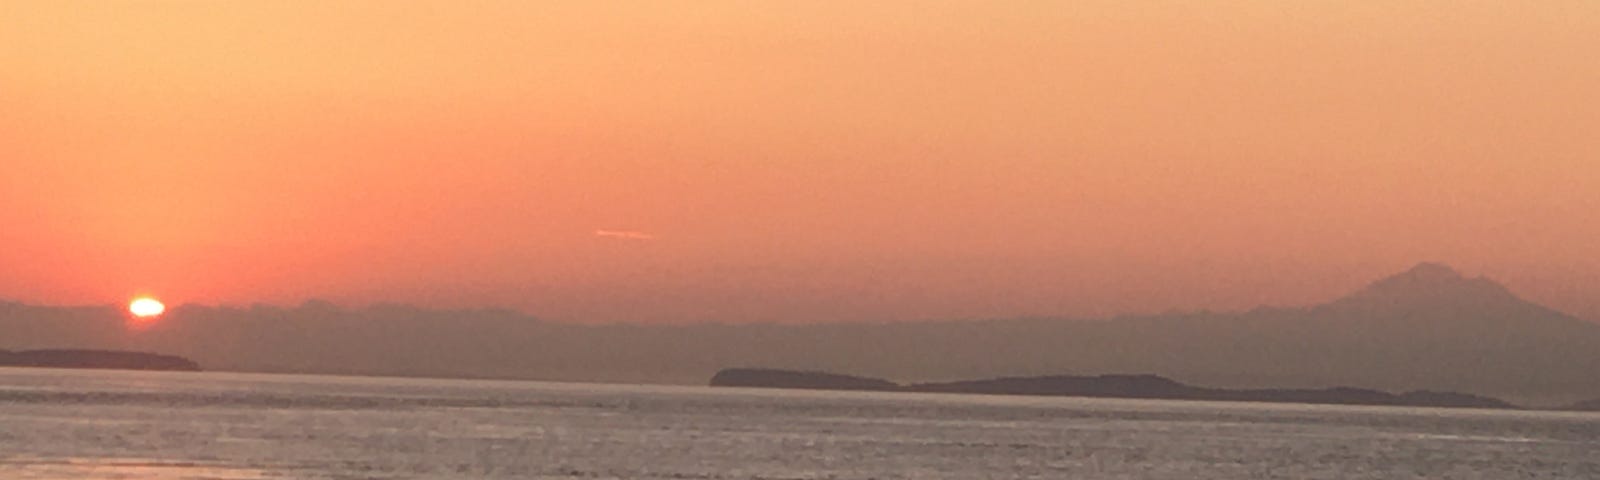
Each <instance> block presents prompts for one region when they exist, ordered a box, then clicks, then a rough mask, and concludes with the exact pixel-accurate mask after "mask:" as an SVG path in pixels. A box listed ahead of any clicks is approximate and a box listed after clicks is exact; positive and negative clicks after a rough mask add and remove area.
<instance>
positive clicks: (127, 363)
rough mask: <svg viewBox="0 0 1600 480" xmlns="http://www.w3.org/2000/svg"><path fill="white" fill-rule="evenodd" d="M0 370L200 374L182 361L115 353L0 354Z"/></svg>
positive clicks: (27, 351) (22, 352)
mask: <svg viewBox="0 0 1600 480" xmlns="http://www.w3.org/2000/svg"><path fill="white" fill-rule="evenodd" d="M0 367H39V368H103V369H116V370H170V371H185V372H198V371H200V364H198V363H195V362H194V361H193V360H189V359H187V358H183V357H177V356H172V355H160V354H154V353H142V352H123V351H115V350H25V351H20V352H12V351H6V350H0Z"/></svg>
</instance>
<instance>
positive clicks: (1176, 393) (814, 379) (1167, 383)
mask: <svg viewBox="0 0 1600 480" xmlns="http://www.w3.org/2000/svg"><path fill="white" fill-rule="evenodd" d="M710 386H712V387H743V388H776V389H800V390H843V391H874V392H905V393H957V394H977V395H1023V396H1054V397H1087V398H1124V399H1147V400H1196V401H1233V402H1264V403H1297V404H1312V405H1361V406H1394V407H1434V408H1483V409H1497V410H1546V409H1533V408H1527V407H1522V406H1518V405H1514V404H1512V403H1509V402H1506V401H1504V400H1500V399H1497V398H1491V397H1484V396H1479V395H1472V394H1466V393H1458V392H1435V391H1413V392H1406V393H1402V394H1394V393H1389V392H1384V391H1379V390H1371V389H1363V388H1352V387H1333V388H1324V389H1238V390H1234V389H1220V388H1206V387H1196V386H1191V385H1186V384H1183V383H1179V382H1177V381H1174V380H1171V379H1168V378H1165V377H1160V376H1156V375H1099V376H1071V375H1056V376H1037V377H1002V378H993V379H985V380H970V381H957V382H943V383H914V384H905V385H902V384H898V383H895V382H891V381H888V380H884V379H879V378H870V377H860V376H854V375H842V374H836V373H828V372H817V371H797V370H783V369H766V368H730V369H724V370H722V371H719V372H717V374H716V375H715V376H713V377H712V378H711V382H710ZM1587 403H1588V402H1585V403H1579V404H1576V405H1573V406H1572V407H1568V408H1557V409H1548V410H1569V411H1585V410H1588V409H1587V408H1584V407H1585V406H1586V405H1587Z"/></svg>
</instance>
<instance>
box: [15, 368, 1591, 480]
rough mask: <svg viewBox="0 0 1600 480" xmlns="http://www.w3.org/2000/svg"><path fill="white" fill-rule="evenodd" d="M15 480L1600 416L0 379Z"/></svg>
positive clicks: (1252, 446)
mask: <svg viewBox="0 0 1600 480" xmlns="http://www.w3.org/2000/svg"><path fill="white" fill-rule="evenodd" d="M0 478H5V479H90V480H95V479H149V478H155V479H241V480H242V479H368V478H379V479H400V478H429V479H434V478H440V479H479V478H506V479H511V478H517V479H524V478H534V479H913V478H914V479H957V478H960V479H971V478H1089V479H1097V478H1106V479H1254V478H1295V479H1324V478H1325V479H1368V478H1371V479H1378V478H1383V479H1391V478H1401V479H1414V478H1458V479H1509V478H1573V479H1581V478H1600V415H1595V414H1583V413H1560V412H1516V411H1485V410H1450V409H1430V408H1393V407H1343V406H1308V405H1283V404H1252V403H1211V402H1176V401H1146V400H1113V399H1079V398H1041V397H1001V396H966V395H931V394H901V393H845V392H810V391H781V390H746V389H711V388H701V387H661V386H618V385H580V384H559V383H537V382H491V381H461V380H416V379H387V378H381V379H380V378H360V377H321V376H286V375H253V374H229V373H179V372H122V371H87V370H50V369H7V368H0Z"/></svg>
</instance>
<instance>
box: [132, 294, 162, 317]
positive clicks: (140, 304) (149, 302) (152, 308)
mask: <svg viewBox="0 0 1600 480" xmlns="http://www.w3.org/2000/svg"><path fill="white" fill-rule="evenodd" d="M165 311H167V306H166V305H163V304H161V302H160V301H158V300H156V299H154V298H138V299H134V300H133V302H132V303H129V304H128V313H132V314H133V316H135V317H140V318H148V317H154V316H157V315H160V314H161V313H162V312H165Z"/></svg>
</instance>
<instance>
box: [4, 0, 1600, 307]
mask: <svg viewBox="0 0 1600 480" xmlns="http://www.w3.org/2000/svg"><path fill="white" fill-rule="evenodd" d="M1595 45H1600V3H1597V2H1592V1H1579V0H1572V1H1561V0H1552V1H1544V2H1487V1H1484V2H1479V1H1459V2H1444V1H1427V2H1419V1H1393V2H1345V1H1304V2H1280V1H1269V0H1259V1H1207V2H1159V1H1150V2H1128V1H1093V0H1085V1H1071V2H1020V1H1019V2H982V1H963V2H941V1H919V2H892V1H891V2H782V3H774V2H721V1H707V0H692V1H672V0H663V1H656V2H523V1H414V2H386V1H327V2H269V1H239V2H209V1H137V0H129V1H119V2H103V1H77V0H65V1H52V2H41V1H27V0H0V265H3V266H4V268H3V272H4V273H3V274H0V298H10V299H13V300H17V301H23V302H29V303H41V304H110V303H119V302H124V301H126V300H127V299H128V298H130V297H133V296H135V295H141V294H143V295H155V296H157V297H159V298H162V299H163V300H166V301H167V302H168V303H172V304H176V303H202V304H251V303H275V304H298V303H300V302H303V301H306V300H308V299H313V298H317V299H327V300H331V301H334V302H337V303H342V304H350V305H363V304H371V303H405V304H415V305H420V306H428V307H441V308H462V307H469V308H470V307H501V308H511V309H516V310H519V311H523V312H527V313H530V314H532V315H535V316H538V317H541V318H546V319H550V320H557V321H570V322H639V323H688V322H734V323H736V322H817V321H898V320H919V319H955V318H993V317H1018V316H1074V317H1083V316H1107V315H1115V314H1121V313H1145V312H1162V311H1169V310H1198V309H1210V310H1239V309H1248V308H1251V307H1254V306H1257V305H1263V304H1269V305H1302V304H1310V303H1316V302H1321V301H1324V300H1327V299H1330V298H1332V297H1336V296H1338V295H1340V294H1342V293H1345V292H1347V291H1350V290H1354V289H1357V288H1359V287H1360V286H1362V285H1363V284H1365V283H1367V282H1369V281H1372V280H1374V279H1376V278H1378V277H1382V276H1385V275H1388V274H1391V273H1395V272H1399V271H1401V270H1404V269H1406V268H1408V267H1410V266H1411V265H1412V264H1415V263H1417V262H1421V261H1436V262H1444V263H1448V264H1451V265H1454V266H1456V267H1458V268H1460V269H1461V270H1463V271H1464V272H1467V273H1469V274H1472V275H1488V276H1491V277H1494V278H1497V279H1499V280H1501V281H1503V282H1504V283H1506V284H1508V285H1509V286H1510V287H1511V288H1513V289H1514V290H1515V291H1517V292H1518V293H1520V294H1522V295H1524V296H1526V297H1528V298H1530V299H1532V300H1536V301H1539V302H1542V303H1545V304H1548V305H1550V306H1552V307H1556V308H1558V309H1562V310H1565V311H1568V312H1570V313H1574V314H1577V315H1580V316H1584V317H1586V318H1590V319H1600V255H1596V253H1597V250H1596V248H1595V245H1596V244H1595V241H1594V239H1596V238H1600V135H1597V130H1596V127H1595V126H1596V125H1600V60H1597V59H1596V58H1597V57H1595V55H1593V53H1592V50H1593V49H1594V48H1595V47H1594V46H1595Z"/></svg>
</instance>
